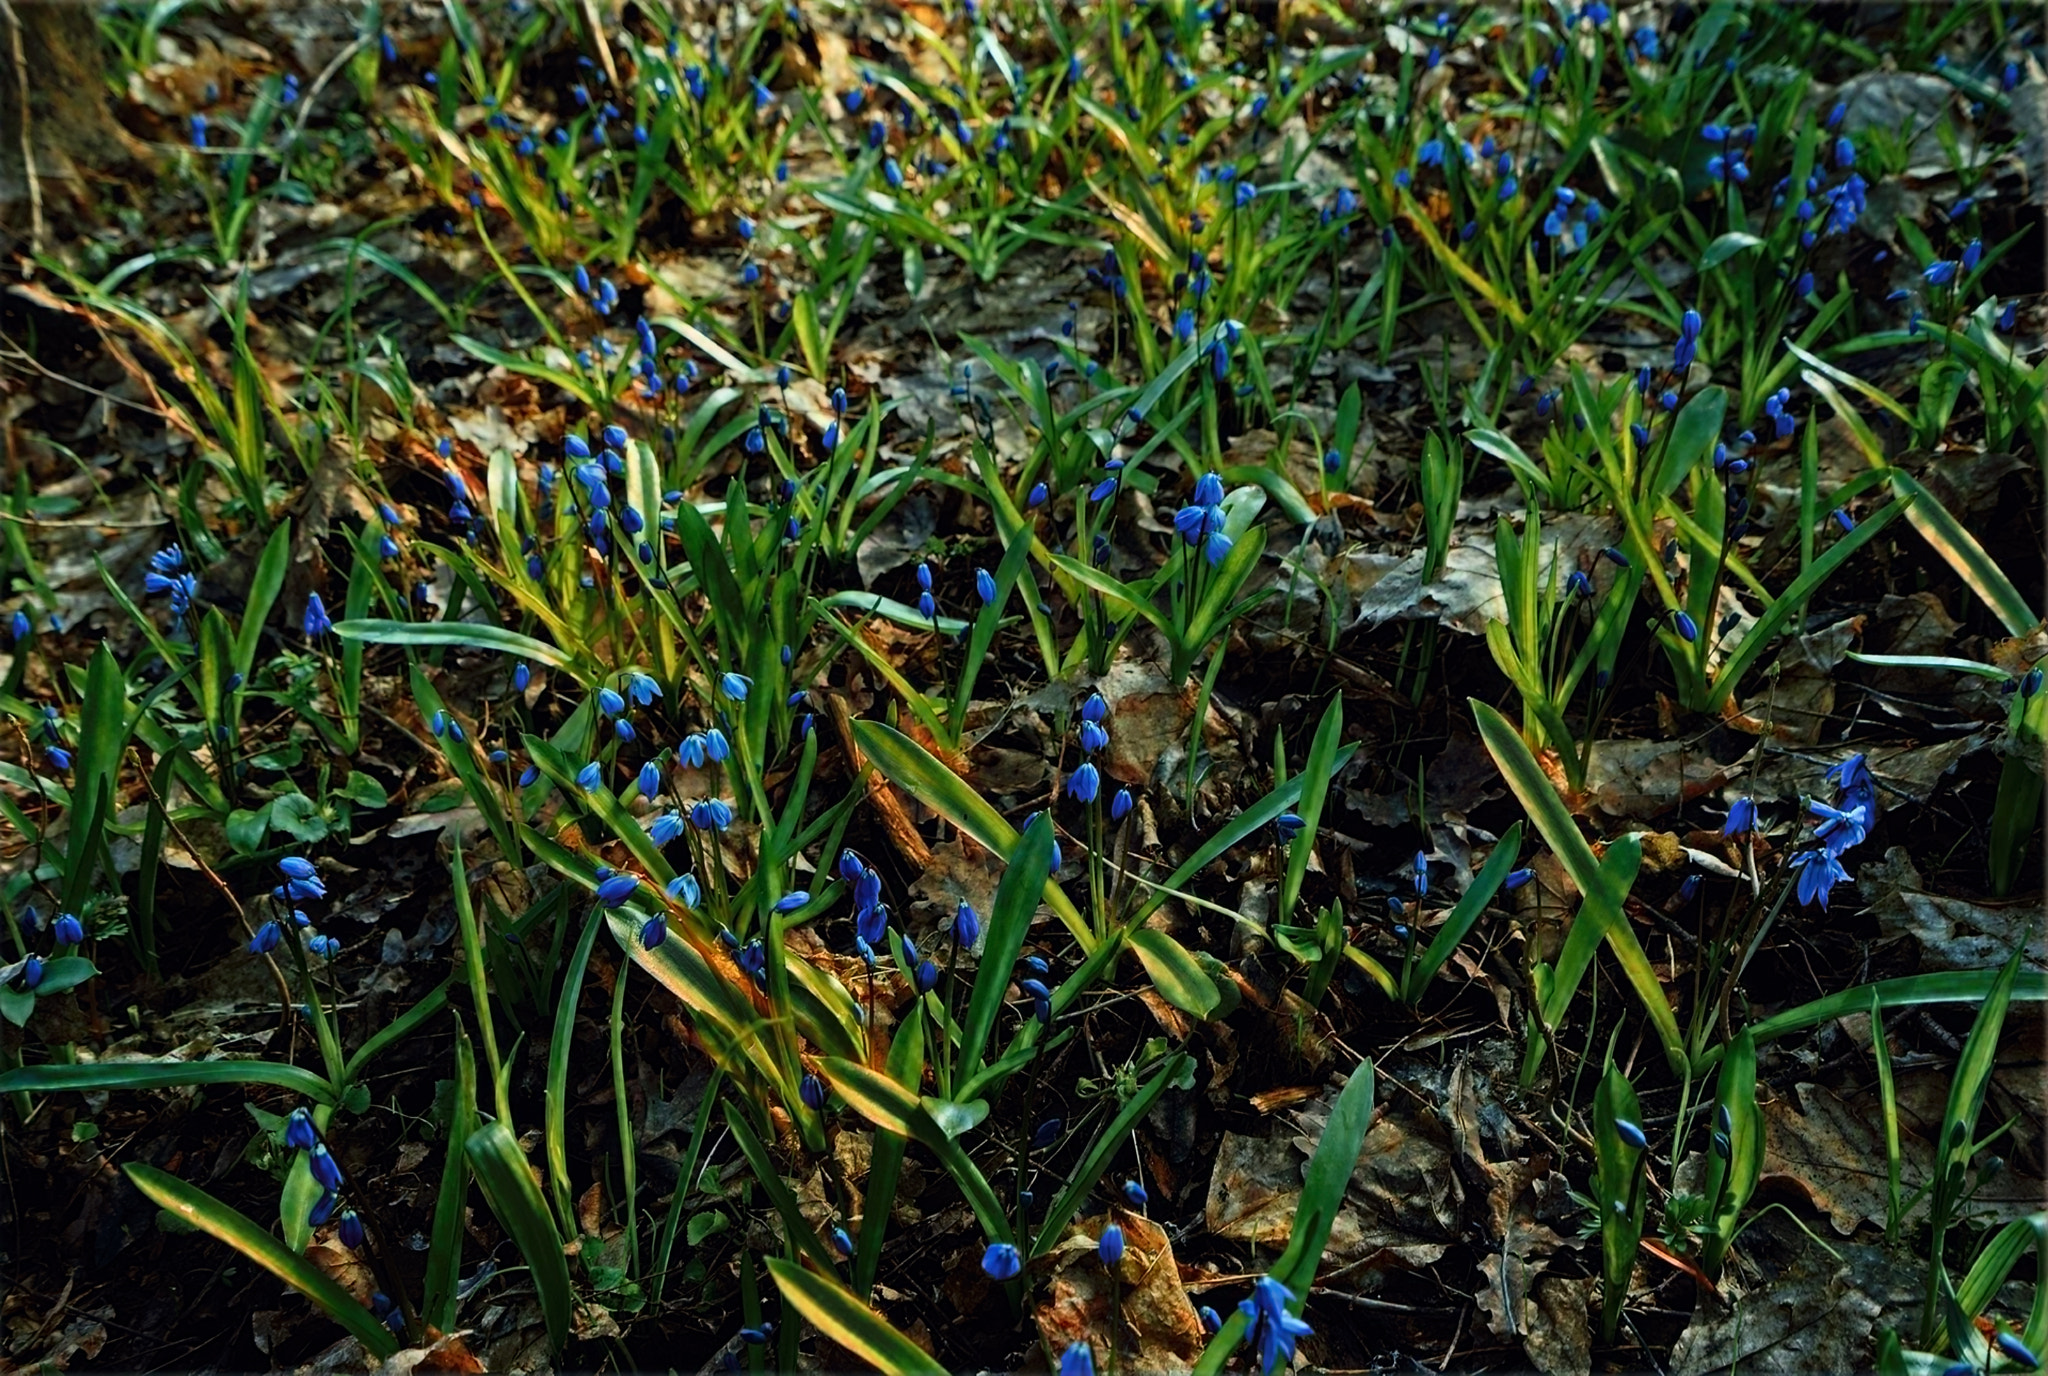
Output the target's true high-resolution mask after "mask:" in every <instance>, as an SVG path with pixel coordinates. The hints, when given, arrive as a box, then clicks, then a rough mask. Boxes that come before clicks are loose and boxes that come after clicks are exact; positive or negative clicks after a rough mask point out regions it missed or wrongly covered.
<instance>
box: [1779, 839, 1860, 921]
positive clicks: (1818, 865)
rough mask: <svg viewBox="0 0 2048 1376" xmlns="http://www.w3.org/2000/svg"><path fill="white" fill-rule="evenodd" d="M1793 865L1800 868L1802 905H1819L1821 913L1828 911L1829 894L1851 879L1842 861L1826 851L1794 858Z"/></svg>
mask: <svg viewBox="0 0 2048 1376" xmlns="http://www.w3.org/2000/svg"><path fill="white" fill-rule="evenodd" d="M1792 863H1793V864H1794V865H1796V866H1798V868H1799V885H1798V894H1799V901H1800V903H1801V904H1803V905H1805V906H1807V907H1811V906H1813V905H1814V904H1816V903H1818V904H1819V905H1820V907H1821V911H1823V912H1825V911H1827V906H1828V894H1829V892H1830V891H1831V890H1832V889H1833V888H1834V887H1835V885H1837V884H1839V883H1842V882H1843V881H1844V880H1846V879H1848V877H1849V871H1848V870H1846V869H1844V868H1843V866H1842V862H1841V860H1840V859H1838V858H1837V857H1835V856H1834V855H1831V854H1829V853H1828V852H1827V851H1826V850H1809V851H1802V852H1801V853H1800V854H1798V855H1795V856H1793V857H1792Z"/></svg>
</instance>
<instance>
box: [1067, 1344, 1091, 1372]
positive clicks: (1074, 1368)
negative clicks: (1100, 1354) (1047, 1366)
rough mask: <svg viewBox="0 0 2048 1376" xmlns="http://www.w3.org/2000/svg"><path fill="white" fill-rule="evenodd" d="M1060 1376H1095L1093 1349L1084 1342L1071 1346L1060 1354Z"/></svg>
mask: <svg viewBox="0 0 2048 1376" xmlns="http://www.w3.org/2000/svg"><path fill="white" fill-rule="evenodd" d="M1060 1376H1095V1349H1094V1348H1092V1347H1090V1346H1089V1345H1088V1344H1087V1343H1085V1342H1080V1343H1073V1344H1071V1345H1070V1346H1069V1347H1068V1348H1067V1350H1066V1351H1065V1352H1062V1353H1061V1354H1060Z"/></svg>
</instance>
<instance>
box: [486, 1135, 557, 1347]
mask: <svg viewBox="0 0 2048 1376" xmlns="http://www.w3.org/2000/svg"><path fill="white" fill-rule="evenodd" d="M464 1151H465V1152H466V1153H467V1155H468V1156H469V1164H470V1167H471V1169H473V1170H474V1171H475V1172H476V1179H477V1183H478V1184H479V1185H482V1186H483V1188H484V1198H486V1199H487V1200H489V1201H490V1204H491V1212H492V1213H494V1214H496V1215H497V1216H498V1222H499V1223H501V1224H502V1225H504V1228H505V1231H506V1232H508V1233H510V1234H511V1235H512V1240H513V1241H514V1242H515V1243H517V1244H518V1246H519V1252H520V1255H521V1256H523V1257H525V1258H526V1265H527V1268H528V1269H529V1270H531V1271H532V1273H533V1283H534V1288H535V1289H536V1290H537V1291H539V1292H540V1308H541V1314H542V1316H543V1317H544V1318H545V1319H546V1320H547V1326H548V1346H549V1348H550V1349H551V1350H553V1351H554V1352H557V1353H559V1352H560V1351H561V1350H562V1349H563V1347H564V1346H566V1345H567V1343H568V1341H569V1323H570V1317H571V1315H572V1314H573V1312H574V1309H575V1296H574V1293H573V1292H572V1290H571V1289H570V1285H569V1263H568V1260H567V1259H566V1258H564V1257H563V1255H562V1239H561V1237H560V1235H559V1234H557V1233H556V1232H555V1225H554V1223H553V1221H552V1220H550V1219H549V1217H548V1206H547V1204H546V1202H545V1201H544V1200H542V1199H541V1197H540V1186H539V1185H537V1184H535V1183H534V1180H533V1168H532V1167H531V1166H529V1165H528V1164H527V1162H526V1154H525V1153H524V1152H522V1151H520V1150H519V1142H518V1140H517V1139H516V1138H514V1137H513V1136H512V1129H511V1128H509V1127H507V1126H506V1125H505V1124H503V1123H486V1124H484V1126H482V1127H480V1128H478V1129H477V1130H476V1131H475V1132H473V1133H471V1134H470V1135H469V1141H468V1142H467V1143H465V1144H464Z"/></svg>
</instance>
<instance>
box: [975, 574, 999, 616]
mask: <svg viewBox="0 0 2048 1376" xmlns="http://www.w3.org/2000/svg"><path fill="white" fill-rule="evenodd" d="M974 593H975V596H977V597H979V598H980V599H981V604H982V605H983V606H984V607H986V606H989V605H990V604H992V603H993V602H994V601H995V600H996V579H995V575H994V574H992V573H990V572H989V571H988V570H987V569H976V570H975V571H974Z"/></svg>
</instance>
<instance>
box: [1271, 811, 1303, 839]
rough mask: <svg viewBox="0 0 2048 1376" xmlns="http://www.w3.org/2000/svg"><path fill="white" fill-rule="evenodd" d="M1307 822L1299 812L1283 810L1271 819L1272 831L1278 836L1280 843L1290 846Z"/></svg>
mask: <svg viewBox="0 0 2048 1376" xmlns="http://www.w3.org/2000/svg"><path fill="white" fill-rule="evenodd" d="M1307 825H1308V823H1307V821H1305V820H1304V819H1303V818H1302V817H1301V816H1300V815H1299V814H1297V813H1292V812H1283V813H1281V814H1280V815H1279V816H1278V817H1275V818H1274V819H1273V831H1274V833H1275V834H1276V835H1278V836H1279V838H1280V844H1281V845H1283V846H1290V845H1293V844H1294V838H1295V837H1297V836H1299V835H1301V829H1302V828H1303V827H1305V826H1307Z"/></svg>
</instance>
